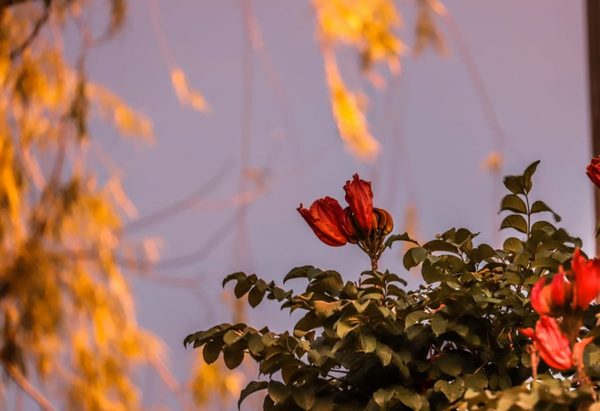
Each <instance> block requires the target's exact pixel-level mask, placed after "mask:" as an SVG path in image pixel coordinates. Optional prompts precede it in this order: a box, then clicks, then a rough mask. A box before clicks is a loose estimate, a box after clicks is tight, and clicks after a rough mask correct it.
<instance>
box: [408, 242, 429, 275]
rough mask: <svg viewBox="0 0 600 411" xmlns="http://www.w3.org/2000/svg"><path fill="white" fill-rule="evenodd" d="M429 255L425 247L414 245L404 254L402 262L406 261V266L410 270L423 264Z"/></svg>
mask: <svg viewBox="0 0 600 411" xmlns="http://www.w3.org/2000/svg"><path fill="white" fill-rule="evenodd" d="M426 257H427V250H426V249H424V248H423V247H413V248H411V249H409V250H408V251H407V252H406V254H404V258H403V259H402V262H403V263H404V267H405V268H406V269H407V270H410V269H411V268H413V267H416V266H417V265H419V264H421V263H422V262H423V260H425V258H426Z"/></svg>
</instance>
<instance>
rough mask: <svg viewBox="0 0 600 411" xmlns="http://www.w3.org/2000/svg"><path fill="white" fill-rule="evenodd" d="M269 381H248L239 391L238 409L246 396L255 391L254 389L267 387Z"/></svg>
mask: <svg viewBox="0 0 600 411" xmlns="http://www.w3.org/2000/svg"><path fill="white" fill-rule="evenodd" d="M268 385H269V383H268V382H267V381H250V382H249V383H248V385H246V388H244V389H243V390H242V392H241V393H240V399H239V400H238V409H239V408H240V407H241V406H242V402H243V401H244V400H245V399H246V397H248V396H249V395H250V394H253V393H255V392H256V391H260V390H264V389H265V388H267V387H268Z"/></svg>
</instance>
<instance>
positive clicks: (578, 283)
mask: <svg viewBox="0 0 600 411" xmlns="http://www.w3.org/2000/svg"><path fill="white" fill-rule="evenodd" d="M571 268H572V269H573V273H574V281H573V282H574V285H573V288H574V290H573V294H574V295H573V302H572V307H573V309H580V310H585V309H587V307H588V306H589V305H590V303H591V302H592V300H594V299H595V298H596V297H597V296H598V294H599V293H600V261H599V260H597V259H593V260H588V259H587V258H585V257H584V256H582V255H581V253H580V251H579V248H578V249H576V250H575V253H574V254H573V260H572V261H571Z"/></svg>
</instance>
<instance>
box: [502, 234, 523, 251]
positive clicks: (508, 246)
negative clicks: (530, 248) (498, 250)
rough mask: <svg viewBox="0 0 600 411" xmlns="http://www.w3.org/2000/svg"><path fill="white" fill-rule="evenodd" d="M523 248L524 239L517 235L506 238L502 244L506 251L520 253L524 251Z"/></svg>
mask: <svg viewBox="0 0 600 411" xmlns="http://www.w3.org/2000/svg"><path fill="white" fill-rule="evenodd" d="M523 248H524V244H523V241H521V240H519V239H518V238H516V237H508V238H507V239H506V240H504V244H503V245H502V249H504V251H509V252H512V253H519V252H521V251H523Z"/></svg>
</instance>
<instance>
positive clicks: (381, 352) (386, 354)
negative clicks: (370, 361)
mask: <svg viewBox="0 0 600 411" xmlns="http://www.w3.org/2000/svg"><path fill="white" fill-rule="evenodd" d="M375 353H376V354H377V356H378V357H379V360H380V361H381V365H383V366H384V367H386V366H388V365H389V364H390V362H391V361H392V349H391V348H390V347H388V346H387V345H385V344H382V343H379V342H378V343H377V347H376V348H375Z"/></svg>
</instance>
